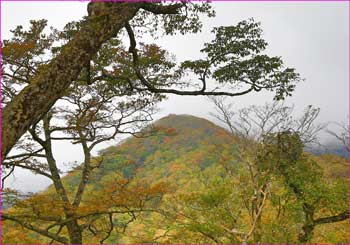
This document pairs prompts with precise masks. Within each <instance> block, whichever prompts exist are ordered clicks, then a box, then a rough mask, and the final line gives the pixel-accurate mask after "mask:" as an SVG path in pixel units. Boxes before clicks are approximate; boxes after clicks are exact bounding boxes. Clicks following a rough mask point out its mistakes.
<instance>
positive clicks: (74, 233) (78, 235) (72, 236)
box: [66, 217, 83, 244]
mask: <svg viewBox="0 0 350 245" xmlns="http://www.w3.org/2000/svg"><path fill="white" fill-rule="evenodd" d="M67 218H70V217H67ZM66 227H67V230H68V235H69V241H70V243H71V244H83V234H82V230H81V228H80V226H79V225H78V221H77V220H74V221H71V222H68V223H67V225H66Z"/></svg>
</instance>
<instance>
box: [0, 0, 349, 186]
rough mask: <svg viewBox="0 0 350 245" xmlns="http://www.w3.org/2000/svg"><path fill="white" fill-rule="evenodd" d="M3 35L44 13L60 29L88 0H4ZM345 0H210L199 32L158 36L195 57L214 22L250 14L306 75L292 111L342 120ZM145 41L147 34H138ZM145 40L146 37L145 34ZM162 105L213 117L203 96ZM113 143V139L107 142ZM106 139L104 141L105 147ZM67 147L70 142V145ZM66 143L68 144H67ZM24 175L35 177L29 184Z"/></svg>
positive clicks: (64, 153) (246, 99)
mask: <svg viewBox="0 0 350 245" xmlns="http://www.w3.org/2000/svg"><path fill="white" fill-rule="evenodd" d="M1 4H2V19H1V25H2V26H1V28H2V34H1V36H2V38H3V39H6V38H9V37H10V32H9V30H10V29H13V28H14V27H15V26H17V25H23V26H24V27H27V26H28V22H29V20H30V19H41V18H45V19H48V21H49V26H54V27H56V28H59V29H61V28H62V27H63V26H64V25H65V24H66V23H67V22H69V21H72V20H79V19H80V18H81V17H82V16H83V15H85V13H86V4H87V3H86V2H79V1H76V2H2V3H1ZM348 4H349V3H347V2H304V3H302V2H214V3H213V5H214V6H215V9H216V11H217V16H216V17H215V18H210V19H207V18H205V19H204V21H203V22H204V27H203V32H202V33H200V34H196V35H186V36H176V37H165V38H163V39H159V40H156V42H157V43H158V44H160V45H162V46H163V47H164V48H166V49H168V50H169V51H170V52H171V53H173V54H175V55H176V57H177V59H178V60H179V61H181V60H184V59H191V58H198V57H199V56H200V53H199V50H200V49H201V47H202V44H203V42H205V41H209V40H211V37H212V36H211V34H210V30H211V28H212V27H214V26H220V25H233V24H236V23H237V22H239V21H240V20H243V19H248V18H250V17H253V18H254V19H255V20H256V21H260V22H261V23H262V28H263V30H264V37H265V39H266V40H267V42H268V43H269V48H268V52H269V53H270V54H272V55H277V56H281V57H282V58H283V60H284V61H285V63H286V65H287V66H290V67H295V68H296V69H297V71H298V72H299V73H300V74H301V76H302V77H303V78H305V82H302V83H300V84H299V85H298V86H297V88H296V91H295V92H294V94H293V97H292V98H288V99H287V103H288V104H290V103H292V104H294V105H295V108H296V111H302V110H303V108H305V106H306V105H309V104H311V105H314V106H317V107H320V108H321V114H320V117H319V122H327V121H337V122H346V121H347V120H348V119H347V115H348V114H349V108H348V104H349V102H348V95H349V85H348V81H349V78H348V75H349V33H348V32H349V19H348V15H349V7H348ZM142 41H145V40H142ZM147 41H149V40H147ZM169 97H170V98H169V100H168V101H166V102H163V103H162V104H161V105H160V108H161V109H162V111H161V112H160V113H159V114H158V115H157V117H156V118H160V117H162V116H165V115H168V114H170V113H175V114H185V113H186V114H193V115H196V116H200V117H205V118H208V119H211V120H212V119H213V118H211V117H210V116H209V115H208V114H209V112H210V111H213V106H212V105H211V104H210V103H209V102H208V101H207V99H206V98H204V97H183V96H169ZM272 98H273V94H270V93H254V94H249V95H246V96H242V97H236V98H234V99H231V101H233V102H234V103H235V105H236V107H237V108H241V107H244V106H247V105H250V104H263V103H265V102H271V101H272ZM110 144H112V143H110ZM105 146H106V145H104V147H105ZM68 147H69V148H68ZM57 149H58V150H57V153H56V157H57V159H58V161H60V162H61V163H63V162H66V163H67V162H69V161H72V159H74V160H78V161H79V160H80V159H81V153H80V148H78V147H71V145H69V144H62V145H60V146H59V147H57ZM67 149H69V150H67ZM23 175H24V174H23V173H17V174H16V176H17V180H16V182H17V183H18V184H16V186H19V187H20V188H21V189H22V190H37V189H39V187H42V186H43V182H42V181H41V180H40V181H35V182H34V180H37V179H36V178H38V176H35V177H34V178H32V177H30V178H29V177H26V178H23V177H22V176H23ZM27 181H33V182H32V183H33V184H31V185H30V188H29V187H28V188H27V187H26V185H25V183H27Z"/></svg>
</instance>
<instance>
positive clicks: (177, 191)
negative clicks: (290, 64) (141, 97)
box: [3, 115, 350, 244]
mask: <svg viewBox="0 0 350 245" xmlns="http://www.w3.org/2000/svg"><path fill="white" fill-rule="evenodd" d="M154 125H155V126H156V127H157V128H161V129H163V130H161V131H159V133H158V134H157V135H154V136H150V137H140V138H129V139H127V140H125V141H124V142H122V143H121V144H119V145H117V146H113V147H110V148H107V149H105V150H103V151H102V152H101V155H100V156H99V157H97V158H94V159H93V161H94V162H98V163H99V168H96V169H95V170H94V171H93V173H92V177H91V178H90V180H89V183H88V184H89V185H88V189H87V190H86V192H85V193H84V195H83V198H82V205H81V206H80V207H79V208H78V210H76V211H77V213H78V214H79V215H80V216H82V217H84V215H86V218H82V219H81V220H79V222H80V225H83V226H84V225H85V226H86V227H88V229H86V230H85V231H84V243H242V242H248V243H257V242H261V243H302V242H305V240H302V239H304V238H303V234H304V233H303V231H305V230H307V229H308V228H310V227H312V230H311V231H307V232H309V233H308V234H306V235H307V238H306V239H307V240H306V241H307V242H311V243H349V242H350V240H349V221H348V220H346V219H345V220H344V219H343V221H340V220H342V219H341V217H340V216H339V217H338V216H337V215H338V214H339V213H342V212H343V211H344V210H345V211H346V210H347V204H348V201H347V200H348V199H347V198H348V197H349V191H348V186H349V185H348V181H347V179H346V178H347V173H348V170H349V166H348V163H347V162H346V160H345V159H342V158H340V157H338V156H335V155H321V156H313V155H311V154H309V153H302V152H301V153H300V154H299V153H298V154H299V155H298V156H297V158H298V159H295V160H293V161H292V160H288V159H287V160H286V161H283V163H278V161H277V160H276V157H278V156H276V155H274V154H270V153H269V155H268V156H267V155H266V153H264V152H265V151H266V150H268V151H270V152H273V151H275V150H274V149H273V148H271V147H273V146H272V145H271V144H270V145H269V144H267V143H266V142H265V145H263V146H262V145H256V143H254V142H250V143H249V147H248V148H246V144H243V143H242V139H240V138H239V137H237V136H233V135H231V134H230V133H228V131H226V130H224V129H223V128H220V127H218V126H216V125H215V124H213V123H211V122H209V121H207V120H205V119H201V118H197V117H193V116H189V115H169V116H167V117H165V118H163V119H161V120H159V121H157V122H156V123H155V124H154ZM140 136H141V135H140ZM288 137H289V136H288ZM294 144H295V146H291V147H296V148H295V150H297V146H296V145H297V144H296V142H294ZM256 149H257V150H258V152H254V154H253V152H252V151H255V150H256ZM295 154H296V153H295ZM254 155H257V156H258V157H257V159H258V160H259V161H258V162H256V160H257V159H255V158H254ZM295 156H296V155H295ZM279 157H280V158H281V156H279ZM273 158H274V159H275V160H274V159H273ZM278 164H280V165H278ZM277 165H278V166H277ZM77 170H78V169H77ZM272 170H274V171H272ZM79 173H80V171H72V172H71V173H69V174H68V175H67V176H66V177H64V178H63V183H64V185H65V186H66V189H67V191H68V195H69V196H70V197H71V198H72V196H71V195H72V194H73V193H75V191H76V189H77V188H78V184H79V179H80V176H78V175H79ZM296 190H297V191H296ZM12 205H13V207H12V208H10V209H9V213H13V214H16V215H17V216H21V214H22V215H23V216H25V215H27V213H28V211H30V210H32V212H33V213H36V214H37V216H38V217H40V216H42V217H44V216H47V217H48V216H51V217H54V216H55V217H60V216H61V215H63V213H62V208H64V207H63V206H62V207H61V208H60V205H61V202H60V200H59V199H58V198H57V196H55V192H54V189H53V187H50V188H49V189H48V190H47V191H45V192H43V193H38V194H35V195H33V196H31V197H29V198H27V199H26V200H17V201H15V202H13V203H12ZM53 207H55V209H53ZM305 207H308V208H309V209H311V210H312V212H311V213H312V214H311V213H307V212H308V211H309V210H307V209H306V208H305ZM305 215H306V216H305ZM308 215H309V216H310V215H312V220H311V221H312V223H308V222H310V220H307V219H305V217H309V216H308ZM22 218H23V217H22ZM337 219H338V220H337ZM24 220H25V221H27V222H28V223H33V224H36V225H39V226H41V225H42V226H43V227H44V225H47V224H50V223H51V224H52V226H51V228H49V231H51V232H55V233H57V234H59V233H61V234H65V233H66V232H67V231H66V230H65V228H60V227H61V226H60V222H59V219H58V220H57V221H53V220H46V221H44V220H42V221H40V222H41V224H40V223H38V222H39V221H35V220H31V217H29V216H28V218H27V219H24ZM338 221H339V222H338ZM61 225H62V224H61ZM310 225H311V226H310ZM61 229H62V230H61ZM304 235H305V234H304ZM3 239H4V240H3V242H4V243H12V244H13V243H48V242H50V240H51V239H48V238H46V237H45V236H41V235H38V233H34V232H32V231H29V230H28V229H26V228H25V226H21V225H20V224H18V223H14V222H12V221H10V220H7V221H5V222H4V224H3Z"/></svg>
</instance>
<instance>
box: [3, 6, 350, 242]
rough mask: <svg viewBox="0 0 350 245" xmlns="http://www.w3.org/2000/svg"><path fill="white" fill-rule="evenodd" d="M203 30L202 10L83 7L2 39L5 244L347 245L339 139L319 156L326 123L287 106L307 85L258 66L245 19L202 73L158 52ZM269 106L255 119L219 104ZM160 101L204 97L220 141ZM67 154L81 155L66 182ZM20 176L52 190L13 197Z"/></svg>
mask: <svg viewBox="0 0 350 245" xmlns="http://www.w3.org/2000/svg"><path fill="white" fill-rule="evenodd" d="M203 16H205V17H206V18H208V19H209V18H213V17H215V11H214V9H213V8H212V5H211V4H210V3H209V2H188V1H181V2H160V1H152V2H147V1H146V2H138V1H136V2H113V1H111V2H104V1H92V2H90V3H89V4H88V7H87V16H85V17H84V18H83V19H82V20H80V21H73V22H70V23H68V24H67V25H65V27H64V28H63V30H58V29H55V28H53V27H51V28H48V26H47V20H32V21H30V26H29V28H28V29H26V28H24V27H23V26H17V27H16V28H14V29H13V30H12V37H11V38H9V39H8V40H3V43H2V44H3V47H2V59H3V60H2V62H3V63H2V75H3V77H2V81H1V90H2V95H3V96H2V106H3V111H2V112H3V113H2V123H3V125H2V145H1V147H2V148H1V150H2V162H1V167H2V175H1V177H2V182H1V194H2V210H1V229H2V237H1V239H2V241H1V243H3V244H37V243H40V244H53V243H55V244H56V243H57V244H104V243H106V244H108V243H109V244H117V243H118V244H119V243H122V244H130V243H168V244H169V243H191V244H194V243H196V244H198V243H205V244H208V243H210V244H247V243H255V244H256V243H301V244H304V243H337V244H348V243H350V240H349V239H350V234H349V217H350V211H349V204H350V203H349V200H350V192H349V179H348V176H349V175H348V174H349V162H348V161H347V159H346V158H347V157H348V154H347V153H348V152H349V151H350V147H349V130H348V127H347V126H344V125H342V124H337V125H338V126H339V128H340V129H341V130H338V131H330V130H328V134H329V135H330V136H332V137H333V138H334V140H336V141H337V142H339V143H337V144H338V146H337V147H334V149H333V150H332V151H333V152H335V153H337V155H336V154H330V153H329V151H328V153H327V150H326V151H324V150H322V149H321V148H319V147H317V144H318V134H319V133H320V132H321V131H327V129H326V125H323V124H318V123H317V117H318V115H319V112H320V109H319V108H316V107H314V106H311V105H307V106H306V107H305V109H304V111H303V112H302V113H301V114H300V115H299V116H296V115H295V113H294V111H293V106H289V105H287V104H285V103H284V102H283V100H284V99H285V98H287V97H290V96H292V93H293V92H294V90H295V88H296V86H297V85H298V83H299V82H300V81H303V80H304V79H303V78H302V77H301V75H300V74H299V73H298V72H297V71H296V69H294V68H290V67H288V66H287V65H286V64H285V63H284V61H283V59H282V57H280V56H271V55H269V54H268V52H266V49H267V47H268V43H267V42H266V41H265V40H264V35H263V30H262V28H261V23H259V22H257V21H255V20H254V19H252V18H251V19H247V20H242V21H240V22H238V23H233V24H234V25H231V26H218V27H215V28H213V29H212V34H213V35H212V39H211V40H205V42H204V44H203V46H202V47H201V48H200V52H201V55H202V58H200V59H195V60H184V61H181V62H178V61H176V57H175V56H174V55H173V54H170V53H169V52H168V51H167V50H165V49H163V48H162V47H160V46H159V45H158V44H157V41H156V40H157V38H159V37H161V36H162V35H165V36H171V35H175V34H179V35H184V34H196V33H198V32H199V31H200V30H201V27H202V22H201V18H203ZM143 35H150V36H151V37H153V38H154V43H144V42H143ZM264 91H265V92H269V93H271V94H272V99H271V100H273V101H270V102H269V103H266V104H264V105H251V106H248V107H244V108H241V109H234V107H233V106H232V104H230V103H229V101H227V98H232V97H235V98H236V97H237V100H239V97H240V96H244V95H246V94H252V93H261V92H264ZM168 94H175V95H178V96H206V97H207V98H208V101H210V103H212V105H213V107H214V108H215V111H213V112H212V113H211V114H212V116H213V119H215V120H216V122H218V123H220V125H221V127H220V126H218V125H216V124H214V123H213V122H210V121H208V120H206V119H202V118H198V117H194V116H191V115H173V114H172V115H169V116H167V117H164V118H162V119H160V120H158V121H155V122H154V120H153V118H154V116H155V115H156V114H157V105H158V104H159V103H160V102H162V101H164V100H166V99H167V95H168ZM119 136H124V140H123V141H121V142H120V143H119V144H117V145H115V146H111V147H109V148H106V149H104V150H101V151H100V152H99V154H94V151H95V149H96V147H97V146H99V145H100V144H102V143H105V142H110V141H113V140H114V139H115V138H116V137H119ZM62 141H64V142H70V143H71V145H72V146H73V145H74V146H76V145H78V146H79V147H80V148H81V152H82V154H83V160H82V161H81V162H78V163H77V164H71V165H70V166H69V169H68V171H67V170H66V169H62V168H60V166H61V165H60V163H59V162H58V160H57V158H56V151H57V147H59V142H62ZM67 152H68V149H67ZM314 153H315V154H314ZM16 169H24V170H27V171H30V172H31V173H33V174H35V175H41V176H43V177H45V178H47V179H49V180H50V181H51V185H50V186H49V187H48V188H47V189H46V190H44V191H41V192H38V193H22V192H21V191H19V190H16V189H13V188H9V187H8V185H7V181H8V178H9V177H10V176H11V175H12V174H13V173H14V171H16Z"/></svg>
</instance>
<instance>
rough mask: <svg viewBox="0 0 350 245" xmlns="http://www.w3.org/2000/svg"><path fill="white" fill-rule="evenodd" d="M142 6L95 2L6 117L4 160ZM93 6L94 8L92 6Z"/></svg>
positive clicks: (4, 124) (3, 120)
mask: <svg viewBox="0 0 350 245" xmlns="http://www.w3.org/2000/svg"><path fill="white" fill-rule="evenodd" d="M141 4H142V3H112V2H94V7H95V8H96V11H91V9H90V11H89V13H92V16H91V17H89V19H88V20H87V21H86V22H85V24H84V25H83V27H82V28H81V30H80V31H79V32H78V33H77V34H76V35H75V37H74V38H73V39H72V40H71V41H70V42H69V43H68V44H67V45H66V46H65V47H64V48H63V50H62V52H61V53H60V54H59V55H58V56H57V57H55V58H54V59H53V60H52V61H51V62H50V63H49V64H48V65H46V66H45V67H43V68H42V69H40V72H39V73H38V74H37V75H36V76H35V77H34V78H33V79H32V80H31V83H30V84H29V85H28V86H27V87H25V88H24V89H23V90H22V91H21V92H20V93H19V95H18V96H16V97H15V98H14V99H13V100H12V101H11V103H10V104H8V105H7V106H6V107H5V108H4V110H3V115H2V159H4V158H5V157H6V155H7V154H8V153H9V151H10V150H11V148H12V147H13V146H14V144H15V143H16V142H17V141H18V140H19V138H20V137H21V136H22V135H23V134H24V133H25V132H26V131H27V130H28V129H29V127H30V126H31V125H32V124H34V123H35V122H37V121H39V119H40V118H41V117H42V116H43V115H44V114H45V113H46V112H47V111H48V110H49V109H50V108H51V106H52V105H53V104H54V103H55V102H56V101H57V99H59V98H60V97H61V96H62V95H63V93H64V92H65V90H66V89H67V88H68V87H69V85H70V84H71V83H72V81H74V80H75V79H76V78H77V77H78V75H79V73H80V72H81V70H82V69H83V68H84V66H85V65H86V64H87V63H88V62H89V60H90V59H91V57H92V56H93V55H95V54H96V53H97V51H98V50H99V48H100V47H101V45H102V44H103V43H104V42H106V41H107V40H109V39H110V38H112V37H115V36H116V35H117V34H118V32H119V31H120V29H122V28H123V27H124V25H125V22H126V21H129V20H130V19H132V18H133V17H134V16H135V14H136V13H137V11H138V9H139V8H140V6H141ZM90 7H91V6H90Z"/></svg>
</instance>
